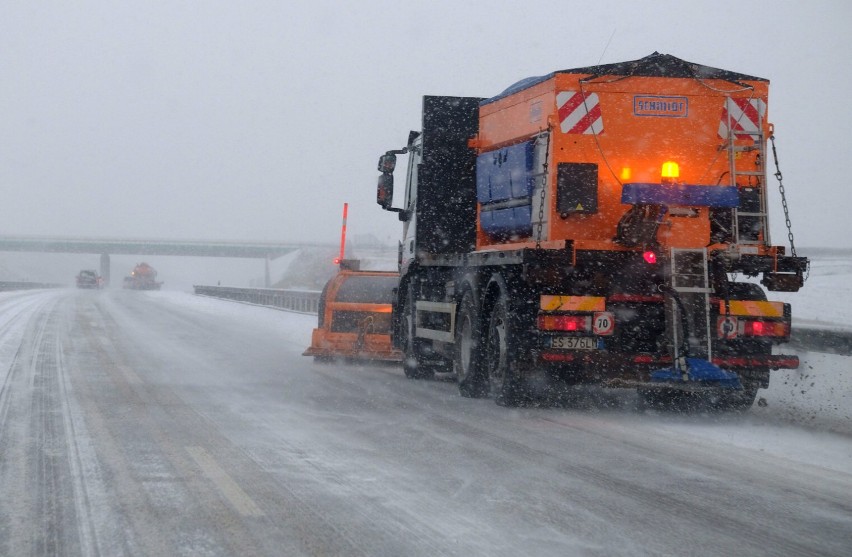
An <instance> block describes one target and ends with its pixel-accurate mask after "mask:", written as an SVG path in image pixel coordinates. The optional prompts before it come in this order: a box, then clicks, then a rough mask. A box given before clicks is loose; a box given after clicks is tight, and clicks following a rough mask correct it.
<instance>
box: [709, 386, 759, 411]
mask: <svg viewBox="0 0 852 557" xmlns="http://www.w3.org/2000/svg"><path fill="white" fill-rule="evenodd" d="M758 388H759V384H758V383H757V382H755V381H743V389H742V390H741V391H731V392H725V393H719V394H718V395H716V396H714V397H713V398H712V400H711V401H710V403H711V405H712V406H713V408H716V409H717V410H724V411H730V412H745V411H746V410H748V409H749V408H751V405H752V404H754V399H755V398H757V389H758Z"/></svg>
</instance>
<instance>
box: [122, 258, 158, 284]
mask: <svg viewBox="0 0 852 557" xmlns="http://www.w3.org/2000/svg"><path fill="white" fill-rule="evenodd" d="M162 285H163V283H162V282H157V270H156V269H154V268H153V267H151V266H150V265H148V264H147V263H144V262H143V263H139V264H137V265H136V266H135V267H134V268H133V270H132V271H131V272H130V275H129V276H126V277H124V288H129V289H131V290H159V289H160V287H161V286H162Z"/></svg>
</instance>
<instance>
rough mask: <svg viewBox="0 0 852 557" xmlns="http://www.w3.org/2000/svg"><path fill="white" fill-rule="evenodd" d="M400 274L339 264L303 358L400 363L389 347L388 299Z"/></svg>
mask: <svg viewBox="0 0 852 557" xmlns="http://www.w3.org/2000/svg"><path fill="white" fill-rule="evenodd" d="M352 267H355V268H354V269H353V268H352ZM398 283H399V274H398V273H396V272H391V271H360V270H357V265H341V268H340V271H339V272H338V273H337V274H336V275H335V276H334V277H332V278H331V279H330V280H329V281H328V283H327V284H326V285H325V288H324V289H323V292H322V296H321V297H320V304H319V311H318V317H317V321H318V323H317V327H316V328H315V329H314V330H313V333H312V334H311V346H310V347H308V349H307V350H305V352H304V354H303V355H305V356H313V357H314V358H316V359H320V360H324V359H328V360H330V359H344V360H348V359H351V360H366V361H389V362H401V361H402V352H400V351H399V350H396V349H395V348H393V346H392V345H391V338H390V332H391V299H392V297H393V289H394V288H396V287H397V285H398Z"/></svg>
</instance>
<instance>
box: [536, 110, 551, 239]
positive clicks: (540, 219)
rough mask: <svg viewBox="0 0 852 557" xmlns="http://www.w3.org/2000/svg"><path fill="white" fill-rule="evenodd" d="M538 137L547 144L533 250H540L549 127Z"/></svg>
mask: <svg viewBox="0 0 852 557" xmlns="http://www.w3.org/2000/svg"><path fill="white" fill-rule="evenodd" d="M539 137H545V138H546V140H547V143H545V145H544V162H543V163H542V169H543V172H544V174H543V175H542V177H541V194H540V199H539V204H538V224H537V225H536V231H535V249H541V228H542V221H543V220H544V197H545V194H546V191H547V167H548V160H549V159H550V126H548V127H547V134H546V135H543V136H539Z"/></svg>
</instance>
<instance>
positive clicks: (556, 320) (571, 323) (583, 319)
mask: <svg viewBox="0 0 852 557" xmlns="http://www.w3.org/2000/svg"><path fill="white" fill-rule="evenodd" d="M538 328H539V329H541V330H542V331H588V330H590V329H591V328H592V317H591V316H590V315H539V316H538Z"/></svg>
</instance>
